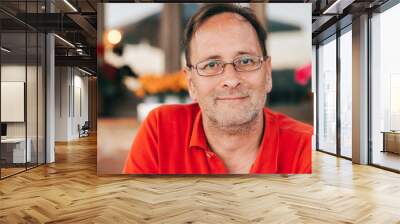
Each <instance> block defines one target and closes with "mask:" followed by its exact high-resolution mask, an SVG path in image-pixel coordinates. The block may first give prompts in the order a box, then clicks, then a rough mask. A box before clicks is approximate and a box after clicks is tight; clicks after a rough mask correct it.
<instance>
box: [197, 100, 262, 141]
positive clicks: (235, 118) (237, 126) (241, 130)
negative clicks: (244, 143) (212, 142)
mask: <svg viewBox="0 0 400 224" xmlns="http://www.w3.org/2000/svg"><path fill="white" fill-rule="evenodd" d="M265 101H266V93H265V94H262V95H261V96H260V95H258V94H257V95H256V96H254V95H251V94H249V98H248V99H246V100H245V102H232V103H226V102H220V101H218V100H217V99H216V97H210V99H208V100H207V102H204V101H203V102H199V105H200V107H201V109H202V112H203V113H204V115H205V116H203V117H204V118H203V119H206V122H207V124H208V125H209V126H210V127H212V128H213V129H215V130H219V131H221V132H223V133H226V134H227V135H244V134H246V133H249V132H250V131H251V130H252V128H254V127H255V126H256V124H257V122H259V120H260V116H261V118H262V116H263V108H264V105H265Z"/></svg>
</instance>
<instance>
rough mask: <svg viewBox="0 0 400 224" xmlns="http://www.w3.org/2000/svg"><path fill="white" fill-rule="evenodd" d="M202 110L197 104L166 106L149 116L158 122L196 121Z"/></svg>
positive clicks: (155, 110)
mask: <svg viewBox="0 0 400 224" xmlns="http://www.w3.org/2000/svg"><path fill="white" fill-rule="evenodd" d="M199 110H200V108H199V105H198V104H197V103H191V104H165V105H161V106H159V107H157V108H155V109H154V110H152V111H151V112H150V114H149V116H151V117H153V118H155V119H156V120H165V119H168V120H187V119H194V117H195V116H196V115H197V113H198V112H199Z"/></svg>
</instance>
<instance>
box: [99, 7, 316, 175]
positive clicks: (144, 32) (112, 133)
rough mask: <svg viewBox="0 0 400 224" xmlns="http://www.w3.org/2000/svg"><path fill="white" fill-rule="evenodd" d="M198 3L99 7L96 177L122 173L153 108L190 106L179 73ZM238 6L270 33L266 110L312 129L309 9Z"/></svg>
mask: <svg viewBox="0 0 400 224" xmlns="http://www.w3.org/2000/svg"><path fill="white" fill-rule="evenodd" d="M201 4H203V3H180V4H178V3H177V4H163V3H105V4H99V5H101V7H99V8H100V10H99V11H98V40H101V41H100V42H99V43H100V44H99V46H98V47H97V49H98V50H97V51H98V52H97V55H98V73H99V74H98V84H99V91H98V94H99V101H98V103H99V107H98V108H99V114H98V142H97V147H98V149H97V150H98V152H97V159H98V162H97V169H98V173H99V174H116V173H121V170H122V167H123V164H124V161H125V158H126V155H127V153H128V152H129V149H130V146H131V144H132V141H133V139H134V136H135V132H136V130H137V128H138V127H139V126H140V122H141V121H143V119H144V118H145V117H146V116H147V113H148V112H149V111H150V110H152V109H153V108H155V107H157V106H159V105H161V104H166V103H190V102H191V101H190V99H189V96H188V93H187V86H186V78H185V76H184V73H183V72H182V68H183V66H184V65H185V61H184V53H183V47H182V41H183V30H184V28H185V25H186V23H187V22H188V20H189V18H190V17H191V16H192V15H193V14H194V13H195V12H196V11H197V9H198V8H199V7H201ZM241 5H243V6H247V7H250V8H252V9H253V10H254V12H255V13H256V15H257V16H258V18H259V19H260V21H261V22H262V23H263V25H264V26H265V28H266V29H267V32H268V38H267V40H266V43H267V52H268V54H269V56H271V58H272V81H273V88H272V92H271V93H270V94H269V95H268V100H267V103H266V104H267V105H266V106H268V107H269V108H271V109H272V110H275V111H279V112H282V113H285V114H287V115H289V116H292V117H294V118H296V119H298V120H301V121H303V122H306V123H309V124H311V125H312V123H313V93H312V92H311V57H312V47H311V35H312V32H311V29H312V28H311V21H312V20H311V15H312V13H311V4H310V3H295V4H294V3H290V4H289V3H268V4H266V3H243V4H242V3H241Z"/></svg>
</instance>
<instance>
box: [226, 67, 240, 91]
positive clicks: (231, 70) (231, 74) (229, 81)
mask: <svg viewBox="0 0 400 224" xmlns="http://www.w3.org/2000/svg"><path fill="white" fill-rule="evenodd" d="M222 76H223V82H222V83H223V87H229V88H235V87H237V86H239V85H240V83H241V80H240V78H239V74H238V72H237V71H236V70H235V67H234V66H233V64H226V65H225V69H224V74H223V75H222Z"/></svg>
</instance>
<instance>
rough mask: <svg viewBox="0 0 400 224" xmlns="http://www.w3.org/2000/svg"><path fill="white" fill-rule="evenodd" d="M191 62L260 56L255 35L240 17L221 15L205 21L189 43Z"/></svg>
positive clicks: (248, 23)
mask: <svg viewBox="0 0 400 224" xmlns="http://www.w3.org/2000/svg"><path fill="white" fill-rule="evenodd" d="M190 48H191V57H192V59H193V61H196V60H202V59H206V58H208V57H210V56H212V57H213V56H216V57H220V58H232V57H234V56H236V55H238V54H241V53H251V54H261V47H260V45H259V43H258V38H257V33H256V31H255V29H254V28H253V26H252V25H251V24H250V22H248V21H247V20H246V19H245V18H243V17H242V16H241V15H239V14H236V13H221V14H218V15H215V16H212V17H210V18H209V19H207V20H206V21H205V22H204V23H203V24H202V25H201V26H200V27H199V28H198V29H197V30H196V32H195V33H194V35H193V38H192V41H191V43H190Z"/></svg>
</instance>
